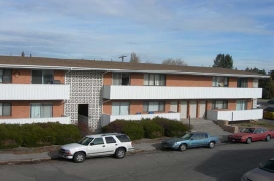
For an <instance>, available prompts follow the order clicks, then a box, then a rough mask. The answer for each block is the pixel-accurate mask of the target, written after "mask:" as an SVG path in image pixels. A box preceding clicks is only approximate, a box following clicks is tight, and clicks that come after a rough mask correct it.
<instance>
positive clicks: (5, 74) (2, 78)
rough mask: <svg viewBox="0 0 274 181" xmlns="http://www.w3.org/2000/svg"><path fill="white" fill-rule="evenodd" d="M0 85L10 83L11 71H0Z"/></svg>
mask: <svg viewBox="0 0 274 181" xmlns="http://www.w3.org/2000/svg"><path fill="white" fill-rule="evenodd" d="M0 83H1V84H3V83H4V84H5V83H12V70H11V69H0Z"/></svg>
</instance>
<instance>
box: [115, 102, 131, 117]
mask: <svg viewBox="0 0 274 181" xmlns="http://www.w3.org/2000/svg"><path fill="white" fill-rule="evenodd" d="M128 114H129V102H113V103H112V115H128Z"/></svg>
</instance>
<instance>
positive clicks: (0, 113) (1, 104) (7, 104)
mask: <svg viewBox="0 0 274 181" xmlns="http://www.w3.org/2000/svg"><path fill="white" fill-rule="evenodd" d="M5 107H7V108H6V109H8V114H4V113H5V112H6V110H5ZM11 108H12V104H11V103H10V102H0V109H1V110H0V116H11V111H12V109H11Z"/></svg>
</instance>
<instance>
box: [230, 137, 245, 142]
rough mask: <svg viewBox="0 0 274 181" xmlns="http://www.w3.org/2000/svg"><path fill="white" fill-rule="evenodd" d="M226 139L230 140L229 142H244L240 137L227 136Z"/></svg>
mask: <svg viewBox="0 0 274 181" xmlns="http://www.w3.org/2000/svg"><path fill="white" fill-rule="evenodd" d="M228 141H231V142H235V143H236V142H237V143H244V142H246V140H245V139H241V138H228Z"/></svg>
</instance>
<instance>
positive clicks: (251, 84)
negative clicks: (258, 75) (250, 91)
mask: <svg viewBox="0 0 274 181" xmlns="http://www.w3.org/2000/svg"><path fill="white" fill-rule="evenodd" d="M247 87H249V88H253V79H247Z"/></svg>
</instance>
